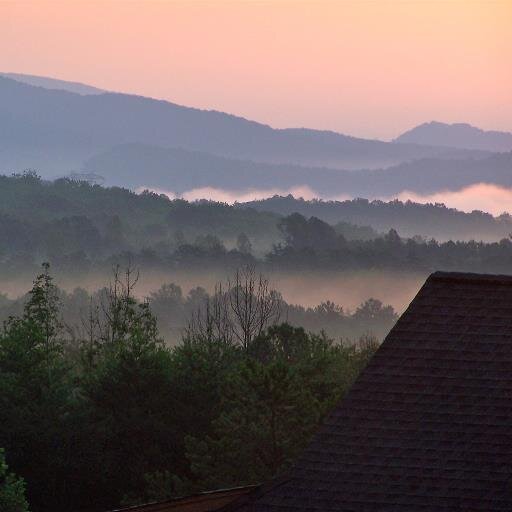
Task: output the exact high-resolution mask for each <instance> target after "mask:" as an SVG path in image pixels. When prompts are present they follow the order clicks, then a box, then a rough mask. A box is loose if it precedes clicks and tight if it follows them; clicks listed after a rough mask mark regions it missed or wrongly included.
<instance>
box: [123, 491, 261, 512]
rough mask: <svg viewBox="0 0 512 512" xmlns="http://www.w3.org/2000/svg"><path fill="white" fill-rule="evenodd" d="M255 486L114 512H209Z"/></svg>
mask: <svg viewBox="0 0 512 512" xmlns="http://www.w3.org/2000/svg"><path fill="white" fill-rule="evenodd" d="M254 489H255V486H254V485H249V486H246V487H235V488H232V489H221V490H218V491H210V492H202V493H200V494H195V495H193V496H186V497H184V498H175V499H171V500H166V501H160V502H155V503H147V504H145V505H136V506H133V507H127V508H123V509H119V510H117V511H113V512H168V511H172V512H209V511H213V510H218V509H219V508H221V507H222V506H224V505H226V504H228V503H230V502H232V501H233V500H236V499H238V498H240V497H241V496H243V495H245V494H247V493H249V492H250V491H252V490H254Z"/></svg>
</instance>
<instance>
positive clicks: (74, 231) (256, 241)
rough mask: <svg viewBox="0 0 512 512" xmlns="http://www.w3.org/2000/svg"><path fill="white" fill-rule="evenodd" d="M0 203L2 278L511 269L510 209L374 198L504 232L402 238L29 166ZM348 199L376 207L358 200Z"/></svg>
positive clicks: (8, 182)
mask: <svg viewBox="0 0 512 512" xmlns="http://www.w3.org/2000/svg"><path fill="white" fill-rule="evenodd" d="M299 203H300V202H299ZM308 204H310V205H313V206H315V203H314V202H312V203H308ZM0 205H1V206H0V261H2V266H1V269H0V277H3V278H5V279H9V278H12V276H15V275H21V274H23V273H27V272H29V273H32V274H33V273H34V272H36V271H37V268H38V266H39V265H40V264H41V262H42V261H50V262H51V264H52V266H53V268H54V269H56V271H58V272H59V274H60V275H72V276H76V275H80V276H84V275H88V274H94V273H95V272H98V271H102V272H105V271H108V270H109V269H110V268H111V267H112V265H115V264H116V263H128V262H132V263H134V264H136V265H137V266H138V267H140V268H141V269H143V270H146V269H156V270H163V271H166V272H168V271H172V270H180V269H192V270H193V269H197V268H200V269H203V270H204V269H205V268H209V269H214V268H218V269H223V270H224V271H226V270H228V271H229V270H234V269H236V268H238V267H240V266H243V265H246V264H257V265H259V266H260V267H261V270H262V271H265V272H266V271H274V270H276V271H281V270H286V271H288V270H290V269H296V268H315V269H318V268H324V269H326V270H333V269H336V270H354V269H396V268H400V269H401V270H413V271H421V272H424V273H426V272H429V271H431V270H467V271H478V272H510V271H511V270H512V244H511V241H510V238H509V236H508V233H509V232H508V229H509V227H510V226H511V225H512V224H511V223H510V219H509V218H508V216H502V217H500V218H498V219H496V218H494V217H492V216H490V215H488V214H483V213H481V212H480V213H473V214H464V213H461V212H454V211H453V210H448V209H446V208H444V207H441V206H436V207H434V206H427V207H423V206H421V205H413V204H412V203H411V204H402V203H400V204H398V203H387V204H385V203H382V204H380V206H379V208H380V210H383V209H384V210H386V209H390V210H392V211H395V210H397V209H398V210H397V211H398V212H401V217H402V218H409V217H411V215H410V212H411V211H416V210H417V211H419V212H423V213H425V212H427V213H428V212H435V215H434V216H431V217H429V215H426V216H425V223H426V225H428V224H429V223H430V224H436V225H440V224H443V223H444V220H443V215H448V217H455V218H457V219H464V223H466V224H467V223H468V222H469V223H471V222H474V223H475V229H476V230H477V231H478V229H484V228H485V229H487V228H488V227H490V226H493V229H494V231H490V232H489V233H493V232H495V234H496V236H498V235H500V236H501V233H502V232H506V233H507V234H506V235H504V236H503V238H501V240H500V239H499V238H497V239H496V241H495V242H488V243H484V242H475V241H472V240H470V241H466V242H463V241H447V242H442V243H441V242H437V241H435V240H433V239H426V238H424V237H422V236H421V233H418V234H417V235H418V236H414V237H412V238H404V237H401V236H400V233H399V232H397V231H396V230H395V229H391V230H389V232H387V233H386V234H378V233H377V232H376V231H374V230H373V228H371V227H369V226H366V227H365V226H357V225H355V224H353V223H351V222H347V221H346V219H344V218H343V217H340V218H339V219H337V222H336V224H335V225H331V224H328V223H327V222H325V221H322V220H321V219H320V218H318V217H315V216H312V217H309V218H308V217H305V216H302V215H300V214H298V213H292V214H290V215H288V216H286V217H284V216H280V215H278V214H277V213H268V212H265V211H258V210H256V209H254V208H248V207H245V206H242V205H234V206H229V205H227V204H223V203H215V202H210V201H199V202H195V203H189V202H186V201H183V200H172V201H171V200H169V199H168V198H167V197H166V196H164V195H158V194H154V193H150V192H145V193H142V194H135V193H133V192H130V191H128V190H125V189H121V188H103V187H100V186H98V185H91V184H89V183H86V182H78V181H73V180H69V179H61V180H56V181H54V182H45V181H42V180H41V179H40V178H38V177H37V176H36V175H35V174H34V173H26V174H24V175H20V176H12V177H0ZM318 205H320V206H318ZM353 205H354V208H356V207H357V208H364V207H365V208H369V210H374V209H375V208H377V206H376V205H375V203H368V202H367V201H366V202H365V201H362V200H361V201H360V202H357V201H356V202H355V203H353ZM400 205H401V206H400ZM317 206H318V208H320V207H321V203H318V204H317ZM393 215H394V216H395V217H396V216H397V213H396V212H395V213H393ZM480 221H481V222H480ZM498 228H499V229H498Z"/></svg>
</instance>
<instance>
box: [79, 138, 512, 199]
mask: <svg viewBox="0 0 512 512" xmlns="http://www.w3.org/2000/svg"><path fill="white" fill-rule="evenodd" d="M84 168H85V171H86V172H90V173H94V174H96V175H100V176H103V177H104V178H106V183H107V184H110V185H125V186H127V187H131V188H138V187H149V188H157V189H163V190H168V191H173V192H176V193H182V192H184V191H187V190H190V189H193V188H198V187H207V186H210V187H216V188H221V189H229V190H246V189H265V190H269V189H273V188H274V189H276V188H277V189H279V190H288V189H290V188H292V187H294V186H300V185H307V186H309V187H310V188H312V189H313V190H314V191H316V192H317V193H318V194H319V196H320V197H333V196H336V195H340V196H341V195H350V196H354V197H382V196H384V197H385V196H391V195H393V194H397V193H399V192H402V191H404V190H410V191H413V192H417V193H420V194H430V193H433V192H436V191H438V190H458V189H460V188H463V187H465V186H468V185H471V184H474V183H481V182H487V183H495V184H498V185H503V186H507V187H512V153H499V154H491V156H488V157H486V158H485V159H472V160H442V159H438V158H428V159H421V160H415V161H412V162H407V163H403V164H400V165H398V166H394V167H390V168H387V169H377V170H360V171H342V170H338V169H332V168H325V167H305V166H296V165H290V164H279V165H277V164H266V163H259V162H253V161H247V160H235V159H227V158H223V157H218V156H214V155H211V154H207V153H200V152H191V151H187V150H184V149H164V148H161V147H154V146H147V145H142V144H126V145H120V146H116V147H114V148H112V149H109V150H108V151H106V152H104V153H102V154H99V155H97V156H95V157H93V158H91V159H89V160H88V161H87V162H86V164H85V165H84Z"/></svg>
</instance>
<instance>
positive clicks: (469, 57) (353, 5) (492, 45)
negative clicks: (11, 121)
mask: <svg viewBox="0 0 512 512" xmlns="http://www.w3.org/2000/svg"><path fill="white" fill-rule="evenodd" d="M0 71H10V72H19V73H28V74H35V75H43V76H51V77H55V78H61V79H67V80H73V81H80V82H84V83H88V84H91V85H95V86H98V87H102V88H106V89H110V90H116V91H123V92H131V93H137V94H142V95H145V96H153V97H156V98H162V99H168V100H171V101H173V102H176V103H180V104H184V105H189V106H196V107H200V108H208V109H217V110H223V111H227V112H230V113H234V114H238V115H243V116H245V117H249V118H251V119H255V120H258V121H262V122H266V123H269V124H271V125H273V126H276V127H285V126H308V127H312V128H325V129H333V130H336V131H340V132H343V133H348V134H352V135H357V136H365V137H381V138H392V137H394V136H396V135H398V134H399V133H400V132H401V131H403V130H405V129H407V128H410V127H412V126H413V125H415V124H418V123H421V122H425V121H430V120H433V119H436V120H439V121H446V122H461V121H464V122H470V123H472V124H475V125H477V126H480V127H482V128H486V129H502V130H510V131H512V0H495V1H493V0H373V1H372V0H358V1H356V0H339V1H327V0H314V1H294V0H267V1H251V0H238V1H235V0H231V1H224V0H218V1H217V0H211V1H195V0H186V1H165V0H159V1H157V0H155V1H151V0H144V1H121V0H110V1H109V0H104V1H88V2H85V1H81V0H77V1H75V0H66V1H51V0H33V1H14V2H12V1H2V0H0Z"/></svg>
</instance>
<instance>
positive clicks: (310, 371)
mask: <svg viewBox="0 0 512 512" xmlns="http://www.w3.org/2000/svg"><path fill="white" fill-rule="evenodd" d="M136 284H137V273H135V272H133V271H132V270H130V269H127V270H126V271H124V272H121V271H119V269H117V270H116V271H115V272H114V275H113V277H112V279H111V281H110V284H109V285H108V286H107V288H106V290H105V293H104V294H103V295H102V297H101V298H100V300H99V302H98V303H91V306H90V309H89V311H88V315H87V316H86V318H85V321H84V323H83V326H84V329H83V330H82V331H81V332H79V333H78V332H76V331H75V330H74V329H72V328H69V326H68V325H67V324H66V322H65V320H64V318H63V307H64V306H63V303H62V301H61V298H60V293H59V290H58V289H57V288H56V287H55V285H54V284H53V280H52V277H51V275H50V273H49V267H48V265H44V267H43V271H42V272H41V273H40V274H39V275H38V276H37V278H36V279H35V281H34V284H33V287H32V289H31V290H30V292H29V293H28V295H27V297H26V300H25V301H24V305H23V309H22V311H20V312H19V314H17V315H13V316H10V317H9V318H8V319H7V320H6V321H5V322H4V325H3V329H2V330H1V332H0V389H1V390H2V393H1V394H0V447H2V449H3V450H5V458H6V461H7V464H8V465H9V470H7V467H6V465H5V463H4V461H3V458H2V457H3V454H4V452H3V451H2V452H0V500H2V499H4V500H5V501H3V502H2V501H0V504H2V507H3V508H2V510H6V511H8V512H18V511H21V512H23V511H24V510H26V501H25V490H24V489H25V486H26V498H27V499H28V502H29V504H30V510H31V511H32V512H43V511H48V510H52V511H55V512H60V511H62V512H64V511H66V512H67V511H69V510H76V511H78V510H84V511H85V510H87V511H104V510H108V509H111V508H114V507H116V506H119V505H121V504H133V503H139V502H147V501H150V500H155V499H163V498H167V497H172V496H177V495H183V494H186V493H190V492H195V491H199V490H207V489H214V488H219V487H227V486H235V485H242V484H248V483H258V482H261V481H264V480H266V479H268V478H269V477H271V476H272V475H275V474H277V473H278V472H279V471H281V470H283V469H284V468H286V467H287V466H288V465H289V464H290V462H291V461H292V460H293V458H294V457H295V456H296V454H297V453H298V452H299V451H300V450H301V448H302V447H303V446H304V445H305V443H307V441H308V439H309V438H310V436H311V434H312V433H313V432H314V430H315V429H316V428H317V426H318V425H319V422H320V421H321V420H322V418H323V417H324V416H325V414H326V413H327V412H328V411H329V410H330V409H331V407H332V406H333V404H334V403H335V402H336V401H337V400H338V399H339V398H340V397H341V396H342V395H343V394H344V393H345V392H346V390H347V389H348V387H349V386H350V384H351V382H353V380H354V378H355V377H356V376H357V375H358V373H359V372H360V370H361V369H362V368H363V367H364V366H365V364H366V362H367V361H368V359H369V357H371V355H372V353H373V352H374V350H375V348H376V346H377V343H376V341H375V339H374V338H372V337H371V336H364V337H361V338H360V339H359V340H358V341H357V342H355V343H351V344H347V343H343V342H340V341H338V342H335V341H334V340H332V339H331V338H329V337H328V336H327V335H325V334H323V333H320V334H313V333H309V332H307V331H306V330H304V329H303V328H301V327H294V326H292V325H290V324H289V323H286V322H285V323H283V322H282V321H281V319H280V313H281V312H280V308H281V302H280V298H279V294H278V293H277V292H275V290H272V289H271V288H270V287H269V284H268V281H267V280H266V279H265V278H264V277H262V276H261V275H258V274H257V273H256V272H255V271H254V269H252V268H250V267H246V268H244V269H242V270H240V271H238V272H236V273H235V275H234V277H233V279H232V280H231V281H230V282H229V283H228V284H227V285H226V286H225V287H221V286H219V287H217V288H216V290H215V293H214V294H212V295H210V296H209V297H208V298H207V299H206V300H204V301H203V303H202V305H200V306H199V307H198V308H197V309H196V310H195V312H193V313H192V314H191V318H190V322H189V324H188V326H187V329H186V331H185V332H184V335H183V338H182V340H181V342H180V343H179V344H178V345H176V346H175V347H172V348H171V347H169V346H167V345H166V344H165V343H164V342H163V340H162V338H161V336H160V333H159V331H158V327H157V320H156V318H155V315H154V314H153V311H152V309H151V306H150V302H147V301H144V302H138V301H137V300H136V299H135V298H134V295H133V293H134V288H135V286H136ZM240 460H243V461H244V463H243V464H240ZM15 475H18V476H15ZM4 505H5V506H4Z"/></svg>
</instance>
